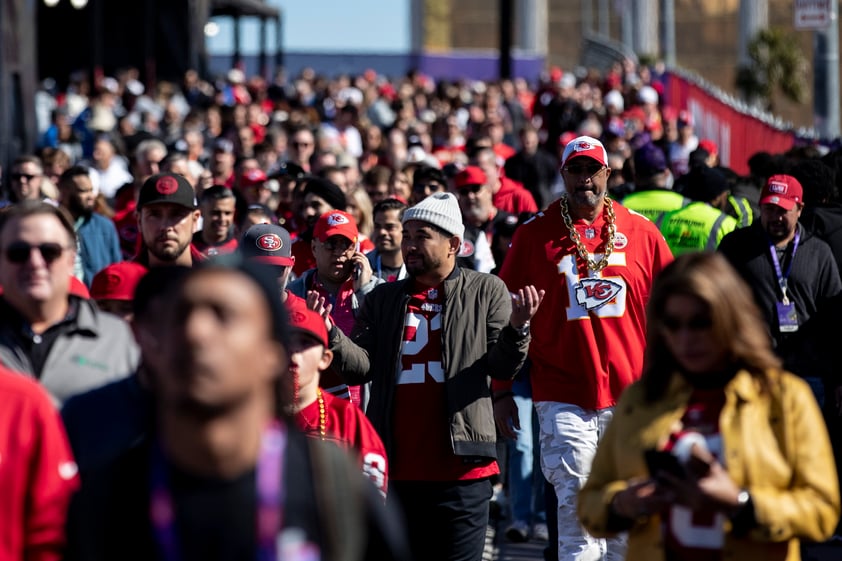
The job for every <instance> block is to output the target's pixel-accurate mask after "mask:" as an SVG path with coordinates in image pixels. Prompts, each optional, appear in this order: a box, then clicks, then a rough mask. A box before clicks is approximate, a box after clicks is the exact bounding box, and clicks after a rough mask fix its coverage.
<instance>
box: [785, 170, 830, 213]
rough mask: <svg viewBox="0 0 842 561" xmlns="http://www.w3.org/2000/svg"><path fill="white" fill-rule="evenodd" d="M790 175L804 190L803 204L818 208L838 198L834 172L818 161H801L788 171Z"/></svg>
mask: <svg viewBox="0 0 842 561" xmlns="http://www.w3.org/2000/svg"><path fill="white" fill-rule="evenodd" d="M790 175H792V177H794V178H795V179H797V180H798V182H799V183H800V184H801V186H802V187H803V188H804V204H805V205H807V206H811V207H812V206H818V205H822V204H827V203H830V202H833V201H835V200H836V199H837V198H838V197H839V190H838V188H837V187H836V170H834V169H831V168H830V167H829V166H827V165H826V164H824V163H823V162H822V161H820V160H801V161H799V162H796V163H795V165H793V166H792V169H791V170H790Z"/></svg>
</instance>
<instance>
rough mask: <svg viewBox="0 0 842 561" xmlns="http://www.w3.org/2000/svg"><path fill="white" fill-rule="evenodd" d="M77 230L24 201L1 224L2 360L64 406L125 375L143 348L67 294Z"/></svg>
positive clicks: (56, 213)
mask: <svg viewBox="0 0 842 561" xmlns="http://www.w3.org/2000/svg"><path fill="white" fill-rule="evenodd" d="M75 258H76V233H75V232H74V229H73V224H72V223H71V222H70V219H69V218H68V217H67V215H66V213H65V212H64V211H63V210H61V209H58V208H56V207H54V206H52V205H50V204H48V203H44V202H40V201H24V202H22V203H19V204H17V205H15V206H13V207H11V208H10V209H9V210H7V211H6V212H5V213H4V214H3V215H2V223H0V285H2V287H3V296H2V298H0V363H3V364H5V365H6V366H7V367H9V368H11V369H13V370H17V371H19V372H22V373H24V374H27V375H29V376H31V377H33V378H36V379H38V380H39V381H40V382H41V384H42V385H43V386H44V387H45V388H46V389H47V391H49V392H50V394H51V395H52V397H53V399H54V400H56V401H57V402H62V401H64V400H65V399H67V398H68V397H70V396H72V395H75V394H77V393H80V392H82V391H85V390H88V389H91V388H94V387H97V386H100V385H102V384H104V383H106V382H109V381H112V380H116V379H119V378H122V377H125V376H126V375H128V374H129V373H131V372H133V371H134V369H135V367H136V366H137V358H138V351H137V347H136V346H135V343H134V339H133V337H132V334H131V332H130V330H129V328H128V325H127V324H126V323H125V322H124V321H122V320H121V319H119V318H117V317H116V316H112V315H110V314H105V313H103V312H100V311H99V310H98V309H97V307H96V305H95V304H94V303H93V302H92V301H89V300H84V299H81V298H78V297H76V296H72V295H70V294H69V283H68V279H69V278H70V276H71V275H72V273H73V263H74V259H75Z"/></svg>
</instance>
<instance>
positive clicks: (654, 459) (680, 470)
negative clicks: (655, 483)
mask: <svg viewBox="0 0 842 561" xmlns="http://www.w3.org/2000/svg"><path fill="white" fill-rule="evenodd" d="M643 456H644V458H645V460H646V467H647V469H649V475H651V476H652V477H654V478H657V477H658V474H659V473H668V474H670V475H672V476H674V477H679V478H682V479H684V478H685V477H687V471H686V470H685V469H684V466H683V465H682V464H681V462H680V461H679V460H678V458H676V457H675V456H673V455H672V454H671V453H669V452H665V451H663V450H654V449H649V450H646V451H644V452H643Z"/></svg>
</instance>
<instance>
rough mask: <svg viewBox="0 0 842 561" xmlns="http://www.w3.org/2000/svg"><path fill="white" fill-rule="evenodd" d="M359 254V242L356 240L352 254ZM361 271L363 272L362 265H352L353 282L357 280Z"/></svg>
mask: <svg viewBox="0 0 842 561" xmlns="http://www.w3.org/2000/svg"><path fill="white" fill-rule="evenodd" d="M359 252H360V240H359V239H358V240H357V243H356V244H355V245H354V253H359ZM362 271H363V266H362V265H360V264H359V263H357V264H356V265H354V273H353V274H354V280H358V279H359V278H360V275H361V274H362Z"/></svg>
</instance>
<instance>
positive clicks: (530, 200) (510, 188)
mask: <svg viewBox="0 0 842 561" xmlns="http://www.w3.org/2000/svg"><path fill="white" fill-rule="evenodd" d="M491 203H492V204H493V205H494V206H495V207H496V208H497V209H498V210H502V211H504V212H508V213H509V214H514V215H515V216H517V215H518V214H520V213H521V212H538V204H537V203H536V202H535V197H533V196H532V193H530V192H529V191H527V190H526V188H525V187H524V186H523V185H522V184H520V183H518V182H517V181H515V180H513V179H509V178H508V177H501V178H500V190H499V191H497V192H496V193H494V196H493V197H492V199H491Z"/></svg>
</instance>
